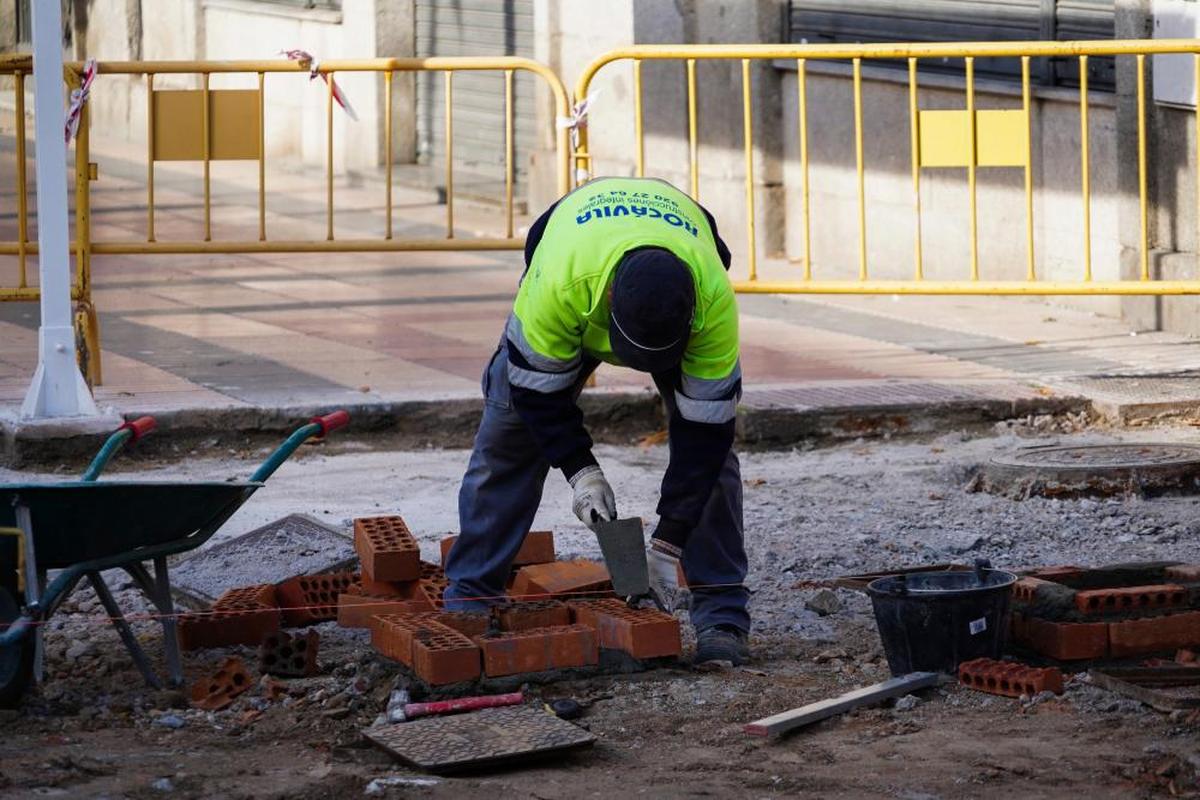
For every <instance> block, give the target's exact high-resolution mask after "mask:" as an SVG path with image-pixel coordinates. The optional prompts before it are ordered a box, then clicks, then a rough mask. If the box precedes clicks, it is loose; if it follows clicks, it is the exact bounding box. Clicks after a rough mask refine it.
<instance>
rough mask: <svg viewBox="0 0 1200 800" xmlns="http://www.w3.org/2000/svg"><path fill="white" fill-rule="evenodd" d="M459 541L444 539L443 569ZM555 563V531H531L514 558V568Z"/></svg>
mask: <svg viewBox="0 0 1200 800" xmlns="http://www.w3.org/2000/svg"><path fill="white" fill-rule="evenodd" d="M456 541H458V537H457V536H447V537H446V538H444V539H442V544H441V547H442V567H443V568H445V566H446V559H447V558H449V557H450V548H452V547H454V543H455V542H456ZM553 561H554V532H553V531H530V532H529V533H527V534H525V539H524V541H522V542H521V549H520V550H518V551H517V555H516V557H515V558H513V563H512V566H514V567H524V566H528V565H529V564H549V563H551V562H553Z"/></svg>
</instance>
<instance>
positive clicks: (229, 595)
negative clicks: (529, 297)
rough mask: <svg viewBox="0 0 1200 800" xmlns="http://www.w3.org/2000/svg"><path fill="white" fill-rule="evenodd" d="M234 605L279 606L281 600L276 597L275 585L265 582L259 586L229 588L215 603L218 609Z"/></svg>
mask: <svg viewBox="0 0 1200 800" xmlns="http://www.w3.org/2000/svg"><path fill="white" fill-rule="evenodd" d="M233 606H240V607H247V606H262V607H264V608H278V607H279V602H278V600H276V598H275V586H274V585H273V584H270V583H264V584H261V585H259V586H242V587H239V588H237V589H229V590H228V591H226V592H225V594H223V595H221V596H220V597H218V598H217V602H215V603H213V608H217V609H220V608H230V607H233Z"/></svg>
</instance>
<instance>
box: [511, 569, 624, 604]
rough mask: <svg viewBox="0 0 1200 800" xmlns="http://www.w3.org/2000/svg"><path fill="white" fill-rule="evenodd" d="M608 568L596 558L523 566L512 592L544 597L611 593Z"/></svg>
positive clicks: (538, 597)
mask: <svg viewBox="0 0 1200 800" xmlns="http://www.w3.org/2000/svg"><path fill="white" fill-rule="evenodd" d="M611 591H612V582H611V581H610V580H609V577H608V570H607V569H605V568H604V565H603V564H600V563H598V562H595V561H584V560H579V561H556V562H554V563H553V564H532V565H530V566H528V567H521V569H520V570H518V571H517V577H516V580H514V581H513V586H512V591H511V593H512V596H513V597H519V598H529V599H535V600H536V599H541V598H544V597H547V596H551V595H573V596H579V595H589V594H610V593H611Z"/></svg>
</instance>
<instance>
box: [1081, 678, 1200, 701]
mask: <svg viewBox="0 0 1200 800" xmlns="http://www.w3.org/2000/svg"><path fill="white" fill-rule="evenodd" d="M1132 671H1133V670H1124V672H1132ZM1112 672H1114V673H1116V672H1119V671H1118V670H1112ZM1088 675H1090V676H1091V679H1092V683H1093V684H1095V685H1096V686H1099V687H1101V688H1104V689H1108V690H1109V691H1110V692H1116V693H1117V694H1123V695H1125V696H1126V697H1131V698H1133V699H1134V700H1139V701H1141V702H1143V703H1145V704H1146V705H1148V706H1150V707H1151V708H1154V709H1158V710H1159V711H1176V710H1178V709H1189V708H1200V698H1197V697H1179V696H1175V695H1172V694H1169V693H1167V692H1163V691H1159V690H1157V689H1152V688H1150V687H1149V686H1141V685H1138V684H1137V683H1131V681H1133V680H1137V677H1135V676H1130V675H1126V676H1123V677H1124V678H1125V679H1122V678H1118V677H1116V676H1115V675H1112V674H1108V673H1107V672H1103V671H1100V670H1091V671H1089V672H1088ZM1159 685H1162V684H1161V683H1160V684H1159Z"/></svg>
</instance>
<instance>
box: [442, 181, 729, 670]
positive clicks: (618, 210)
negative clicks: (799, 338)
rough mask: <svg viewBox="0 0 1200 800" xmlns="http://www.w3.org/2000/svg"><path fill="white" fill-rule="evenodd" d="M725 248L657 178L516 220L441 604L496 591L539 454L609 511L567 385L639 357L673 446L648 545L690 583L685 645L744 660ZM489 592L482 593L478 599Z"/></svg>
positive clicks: (657, 564) (655, 587)
mask: <svg viewBox="0 0 1200 800" xmlns="http://www.w3.org/2000/svg"><path fill="white" fill-rule="evenodd" d="M729 263H730V255H729V249H728V248H727V247H726V246H725V243H724V242H723V241H721V238H720V236H719V235H718V234H717V226H716V222H715V221H714V220H713V218H712V215H711V214H709V213H708V211H707V210H705V209H704V208H703V207H702V206H700V205H699V204H698V203H696V202H695V201H694V200H692V199H691V198H689V197H688V196H687V195H686V194H684V193H683V192H682V191H680V190H679V189H676V188H675V187H674V186H672V185H671V184H669V183H667V182H666V181H662V180H657V179H652V178H601V179H598V180H594V181H591V182H590V183H587V184H585V185H584V186H582V187H580V188H578V189H576V190H575V191H573V192H571V193H570V194H568V195H567V196H565V197H563V198H562V199H560V200H559V201H558V202H556V203H555V204H554V205H553V206H551V207H550V208H549V209H548V210H547V211H546V212H545V213H544V214H542V216H541V217H539V218H538V220H537V221H536V222H535V223H534V224H533V226H532V227H531V228H530V231H529V235H528V238H527V240H526V243H525V264H526V270H525V274H524V276H523V277H522V279H521V283H520V288H519V290H518V292H517V299H516V302H515V304H514V307H513V311H512V314H511V315H510V316H509V318H508V324H507V326H506V328H505V331H504V335H503V336H502V337H501V338H500V344H499V346H498V347H497V348H496V352H495V353H494V354H493V356H492V359H491V362H490V363H489V364H488V366H487V368H486V369H485V371H484V375H483V393H484V398H485V405H484V412H483V419H482V421H481V423H480V425H479V432H478V433H477V434H476V438H475V447H474V451H473V452H472V454H471V460H470V466H469V467H468V469H467V473H466V475H465V476H464V478H463V483H462V488H461V490H460V492H459V518H460V523H461V533H460V535H459V537H458V540H457V542H456V543H455V545H454V547H453V549H452V550H451V551H450V554H449V557H448V560H447V564H446V575H447V577H448V578H449V580H450V585H449V587H448V588H447V589H446V592H445V599H446V602H447V606H448V607H449V608H451V609H457V610H481V609H482V608H483V607H485V606H486V605H488V601H489V599H493V598H495V599H498V598H500V597H502V596H503V595H504V587H505V582H506V579H507V577H508V575H509V571H510V569H511V565H512V562H513V559H514V558H515V557H516V554H517V551H518V550H519V549H520V547H521V544H522V541H523V540H524V538H525V534H526V533H527V532H528V531H529V529H530V526H531V524H532V523H533V519H534V515H535V514H536V513H537V509H538V505H539V503H540V501H541V497H542V487H543V484H544V482H545V479H546V475H547V473H548V472H549V470H550V468H551V467H553V468H555V469H558V470H560V471H561V472H562V474H563V477H565V478H566V480H567V481H568V482H569V483H570V485H571V487H572V489H573V490H574V504H573V505H574V511H575V514H576V515H577V516H578V517H579V518H580V520H582V521H583V523H584V524H585V525H588V526H589V527H593V526H594V525H595V524H596V522H597V521H599V520H613V519H616V517H617V505H616V499H615V497H614V494H613V490H612V487H611V486H610V485H609V482H608V480H607V479H606V478H605V476H604V472H603V470H602V469H601V468H600V465H599V464H598V463H597V461H596V458H595V456H593V455H592V439H591V437H590V436H589V435H588V432H587V430H585V428H584V425H583V413H582V412H581V411H580V409H579V407H578V405H577V404H576V401H577V399H578V397H579V393H580V391H581V389H582V387H583V385H584V382H585V381H586V380H587V379H588V377H589V376H590V375H591V373H592V372H593V371H594V370H595V369H596V367H597V366H598V365H599V363H600V362H601V361H605V362H608V363H610V364H615V365H618V366H625V367H629V368H631V369H635V370H638V371H640V372H648V373H650V375H651V376H652V377H653V379H654V383H655V386H657V388H658V391H659V393H660V394H661V395H662V398H663V400H664V401H665V403H666V406H667V409H668V411H669V413H670V422H669V426H668V436H669V449H670V463H669V464H668V466H667V470H666V474H665V475H664V477H663V481H662V491H661V498H660V502H659V504H658V515H659V520H658V525H657V527H656V528H655V531H654V534H653V535H652V537H651V539H650V545H649V547H648V549H647V562H648V564H649V567H650V582H651V589H652V591H653V593H654V595H655V597H656V599H657V600H658V601H659V603H660V605H662V606H664V607H665V608H667V610H672V609H673V608H674V607H676V605H677V604H678V603H680V601H681V600H682V594H683V593H682V592H680V589H679V585H678V581H677V573H676V568H677V566H678V565H679V563H680V562H681V561H682V565H683V572H684V574H685V575H686V576H687V582H688V584H689V586H690V587H691V590H690V595H691V606H690V609H691V611H690V613H691V621H692V624H693V626H694V627H695V629H696V633H697V652H696V659H695V660H696V662H697V663H703V662H708V661H731V662H733V663H735V664H740V663H743V662H744V661H745V660H746V659H747V657H748V647H747V633H748V631H749V629H750V615H749V613H748V611H747V608H746V606H747V601H748V599H749V593H748V591H747V590H746V588H745V587H744V585H743V581H744V579H745V577H746V553H745V549H744V546H743V541H742V483H741V475H740V469H739V465H738V459H737V456H736V455H735V454H734V453H733V451H732V450H731V446H732V444H733V437H734V418H735V414H736V409H737V402H738V399H739V398H740V397H741V383H742V381H741V366H740V363H739V359H738V315H737V304H736V302H735V299H734V294H733V289H732V287H731V285H730V282H729V277H728V275H727V270H728V269H729ZM492 602H495V600H492Z"/></svg>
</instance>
